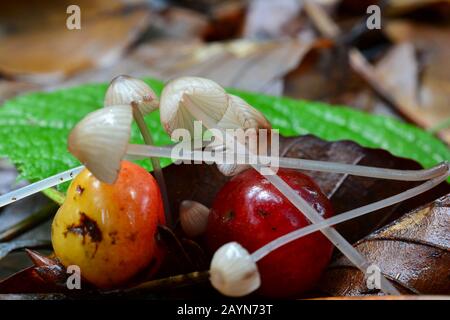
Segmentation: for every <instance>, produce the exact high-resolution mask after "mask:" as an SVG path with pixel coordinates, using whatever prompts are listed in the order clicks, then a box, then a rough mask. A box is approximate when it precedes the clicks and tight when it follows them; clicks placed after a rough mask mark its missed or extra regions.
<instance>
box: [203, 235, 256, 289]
mask: <svg viewBox="0 0 450 320" xmlns="http://www.w3.org/2000/svg"><path fill="white" fill-rule="evenodd" d="M210 281H211V285H212V286H213V287H214V288H216V289H217V290H218V291H219V292H220V293H222V294H224V295H226V296H229V297H242V296H245V295H247V294H250V293H252V292H253V291H255V290H256V289H258V288H259V286H260V285H261V277H260V274H259V272H258V267H257V266H256V263H255V262H254V261H253V259H252V257H251V255H250V253H249V252H248V251H247V250H246V249H244V248H243V247H242V246H241V245H240V244H239V243H237V242H229V243H226V244H224V245H223V246H222V247H220V248H219V249H217V251H216V252H215V253H214V256H213V258H212V261H211V267H210Z"/></svg>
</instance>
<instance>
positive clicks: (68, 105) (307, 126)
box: [0, 79, 450, 181]
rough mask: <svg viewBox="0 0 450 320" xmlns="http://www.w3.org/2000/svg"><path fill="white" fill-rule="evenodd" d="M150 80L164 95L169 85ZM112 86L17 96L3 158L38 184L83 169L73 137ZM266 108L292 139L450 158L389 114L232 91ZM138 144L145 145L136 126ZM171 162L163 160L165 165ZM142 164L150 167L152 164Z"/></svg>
mask: <svg viewBox="0 0 450 320" xmlns="http://www.w3.org/2000/svg"><path fill="white" fill-rule="evenodd" d="M147 82H148V83H149V84H150V85H151V86H152V88H153V89H154V90H155V91H156V92H157V93H160V92H161V90H162V87H163V83H162V82H160V81H157V80H153V79H149V80H147ZM106 88H107V85H106V84H88V85H82V86H78V87H74V88H69V89H63V90H59V91H54V92H37V93H31V94H26V95H23V96H19V97H16V98H14V99H12V100H9V101H7V102H6V103H5V104H4V106H3V107H2V108H0V157H7V158H9V159H10V160H11V162H12V163H14V164H15V165H16V166H17V168H18V169H19V172H20V177H21V178H23V179H28V180H30V181H36V180H39V179H42V178H45V177H48V176H51V175H53V174H56V173H58V172H61V171H64V170H67V169H69V168H71V167H74V166H77V165H78V164H79V163H78V161H77V160H76V159H75V158H74V157H73V156H72V155H71V154H70V153H69V152H68V151H67V136H68V134H69V132H70V130H71V129H72V128H73V126H74V125H75V124H76V123H77V122H78V121H79V120H81V119H82V118H83V117H84V116H85V115H86V114H87V113H89V112H91V111H93V110H95V109H97V108H100V107H102V105H103V97H104V94H105V92H106ZM229 91H230V92H231V93H233V94H236V95H239V96H241V97H242V98H244V99H245V100H246V101H247V102H249V103H250V104H251V105H253V106H254V107H256V108H258V109H260V110H261V111H262V112H263V113H264V114H265V115H266V117H267V118H268V119H269V120H270V121H271V123H272V125H273V126H274V127H275V128H278V129H280V133H281V134H283V135H286V136H294V135H299V134H306V133H311V134H314V135H316V136H318V137H320V138H322V139H325V140H342V139H348V140H353V141H355V142H358V143H359V144H361V145H363V146H366V147H374V148H383V149H386V150H388V151H390V152H391V153H393V154H394V155H396V156H400V157H405V158H411V159H414V160H416V161H418V162H419V163H421V164H422V165H423V166H424V167H430V166H432V165H434V164H436V163H438V162H440V161H443V160H450V150H449V148H448V147H447V146H446V145H445V144H444V143H443V142H441V141H440V140H438V139H437V138H435V137H434V136H433V135H432V134H430V133H427V132H425V131H423V130H421V129H419V128H417V127H414V126H412V125H409V124H406V123H403V122H400V121H398V120H395V119H391V118H388V117H383V116H373V115H370V114H366V113H363V112H359V111H356V110H354V109H350V108H346V107H338V106H329V105H326V104H323V103H318V102H310V101H300V100H293V99H289V98H283V97H272V96H266V95H263V94H258V93H250V92H242V91H238V90H229ZM146 122H147V124H148V125H149V127H150V130H151V132H152V134H153V136H154V140H155V143H156V144H158V145H164V144H169V143H170V138H169V137H168V135H167V134H166V133H165V132H164V130H163V129H162V127H161V125H160V122H159V113H158V112H154V113H152V114H151V115H149V116H147V117H146ZM132 142H134V143H142V140H141V137H140V134H139V132H138V130H137V128H136V127H134V128H133V134H132ZM169 163H170V161H169V160H168V159H162V164H163V166H164V165H167V164H169ZM141 164H142V165H143V166H145V167H146V168H148V169H150V163H149V161H141Z"/></svg>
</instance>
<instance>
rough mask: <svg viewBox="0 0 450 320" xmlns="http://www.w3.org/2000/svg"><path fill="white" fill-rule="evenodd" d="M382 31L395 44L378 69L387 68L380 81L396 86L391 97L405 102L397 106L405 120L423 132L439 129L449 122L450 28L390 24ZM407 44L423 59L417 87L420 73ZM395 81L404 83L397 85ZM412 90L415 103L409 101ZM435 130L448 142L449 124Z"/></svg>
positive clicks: (395, 22) (403, 22) (403, 23)
mask: <svg viewBox="0 0 450 320" xmlns="http://www.w3.org/2000/svg"><path fill="white" fill-rule="evenodd" d="M385 32H386V34H387V35H388V37H390V38H391V39H392V40H393V41H394V42H396V43H398V45H397V46H396V47H395V48H394V53H395V52H396V54H391V55H388V56H387V57H386V58H385V59H383V61H382V62H380V64H381V65H379V66H378V67H377V69H378V68H381V67H382V66H383V64H387V65H388V66H390V68H384V69H383V70H382V72H383V73H384V77H383V78H381V79H380V81H383V80H386V81H389V82H391V83H393V82H396V83H397V86H396V88H395V89H394V90H393V94H394V95H395V96H396V98H397V100H398V101H401V99H404V98H407V99H408V100H406V101H405V103H399V104H398V107H399V108H400V110H399V111H400V112H401V113H403V114H404V115H405V116H406V117H408V118H409V119H411V120H412V121H413V122H415V123H417V124H419V125H420V126H422V127H424V128H426V129H430V130H432V129H434V128H438V127H440V126H441V124H442V123H444V122H445V121H446V120H447V121H448V119H450V108H449V107H448V106H449V103H450V68H449V64H448V57H449V56H450V28H448V27H446V26H442V27H432V26H428V25H424V24H414V23H411V22H407V21H393V22H391V23H389V24H387V26H386V28H385ZM408 43H411V44H413V45H414V48H415V49H416V50H417V51H418V53H420V56H422V59H421V68H420V70H419V71H420V85H417V83H419V72H418V68H417V66H415V64H417V63H418V62H415V61H414V59H415V57H413V55H414V52H412V49H411V48H412V47H411V45H409V44H408ZM407 48H408V49H407ZM396 66H397V67H396ZM400 66H401V67H402V68H399V67H400ZM398 79H403V80H405V81H403V83H399V82H398ZM408 79H409V80H408ZM414 82H415V84H414ZM414 89H415V90H416V91H415V93H414V95H415V99H416V103H412V102H413V101H409V100H410V99H409V97H410V96H411V94H412V90H414ZM436 131H438V134H439V135H440V136H441V137H442V138H443V139H444V140H445V141H447V143H449V142H450V128H449V126H448V125H446V126H444V128H439V129H437V130H436Z"/></svg>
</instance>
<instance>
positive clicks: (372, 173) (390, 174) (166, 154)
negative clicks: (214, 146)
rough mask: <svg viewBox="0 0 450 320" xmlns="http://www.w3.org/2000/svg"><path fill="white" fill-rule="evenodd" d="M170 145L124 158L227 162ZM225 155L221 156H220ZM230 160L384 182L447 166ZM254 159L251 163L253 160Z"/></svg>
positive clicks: (419, 177)
mask: <svg viewBox="0 0 450 320" xmlns="http://www.w3.org/2000/svg"><path fill="white" fill-rule="evenodd" d="M173 151H174V146H171V147H166V146H165V147H155V146H150V147H148V146H143V145H136V144H130V145H129V147H128V150H127V154H128V156H134V157H148V156H153V157H161V158H171V159H173V160H187V161H189V160H193V161H207V162H216V163H227V162H226V160H224V159H225V158H226V157H218V156H217V153H216V156H213V155H211V154H210V153H208V152H201V151H190V150H186V148H184V149H183V153H182V154H180V153H175V152H173ZM224 154H225V153H224ZM234 156H235V158H234V159H233V161H236V162H238V163H239V164H260V163H276V161H278V163H279V166H280V167H281V168H290V169H300V170H313V171H321V172H333V173H342V174H350V175H355V176H363V177H371V178H379V179H387V180H401V181H423V180H428V179H432V178H435V177H439V176H441V175H442V174H444V173H446V172H447V170H448V168H449V164H448V162H442V163H440V164H438V165H436V166H434V167H432V168H429V169H421V170H398V169H386V168H376V167H367V166H360V165H354V164H346V163H338V162H327V161H319V160H309V159H298V158H285V157H281V158H275V157H270V156H256V155H255V156H254V158H253V159H251V161H249V159H248V154H247V155H246V154H245V153H243V152H241V153H235V154H234ZM253 160H255V161H253Z"/></svg>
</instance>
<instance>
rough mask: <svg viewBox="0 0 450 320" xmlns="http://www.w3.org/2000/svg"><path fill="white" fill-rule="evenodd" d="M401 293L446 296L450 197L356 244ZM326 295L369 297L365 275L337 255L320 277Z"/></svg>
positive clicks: (448, 288) (449, 262)
mask: <svg viewBox="0 0 450 320" xmlns="http://www.w3.org/2000/svg"><path fill="white" fill-rule="evenodd" d="M355 246H356V248H358V250H360V252H361V253H362V254H363V255H365V256H366V257H367V258H368V259H369V261H371V262H373V263H374V264H376V265H377V266H378V267H379V268H380V269H381V270H382V271H383V273H384V274H385V275H386V276H387V277H388V278H390V279H391V280H392V281H394V283H395V284H396V285H397V286H398V288H399V289H400V291H401V292H402V293H404V294H441V295H448V294H450V282H449V279H450V269H449V266H450V194H448V195H446V196H444V197H441V198H439V199H438V200H436V201H434V202H432V203H430V204H428V205H425V206H423V207H421V208H418V209H416V210H414V211H411V212H409V213H408V214H406V215H404V216H403V217H402V218H400V219H398V220H396V221H394V222H393V223H391V224H389V225H388V226H386V227H384V228H382V229H381V230H378V231H376V232H374V233H373V234H371V235H370V236H368V237H366V238H365V239H363V240H361V241H359V242H358V243H356V244H355ZM320 289H321V290H323V291H324V292H326V293H327V294H330V295H336V296H337V295H343V296H347V295H350V296H354V295H365V294H370V293H371V294H373V293H374V292H369V291H368V290H367V288H366V283H365V279H364V275H363V274H362V273H361V272H360V271H358V270H356V269H355V268H354V267H353V266H352V265H351V263H350V262H349V261H348V260H346V259H345V258H343V257H338V258H337V259H336V260H335V261H334V262H333V263H332V264H331V266H330V267H329V269H328V271H327V272H326V273H325V275H324V277H323V278H322V284H321V285H320Z"/></svg>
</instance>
